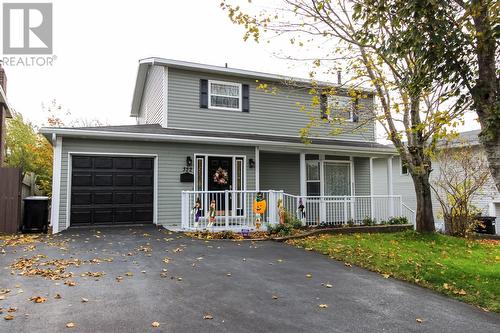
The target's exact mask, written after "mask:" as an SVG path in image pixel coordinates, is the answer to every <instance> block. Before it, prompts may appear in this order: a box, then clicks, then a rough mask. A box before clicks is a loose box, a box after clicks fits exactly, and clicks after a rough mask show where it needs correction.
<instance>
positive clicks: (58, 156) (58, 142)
mask: <svg viewBox="0 0 500 333" xmlns="http://www.w3.org/2000/svg"><path fill="white" fill-rule="evenodd" d="M52 146H53V147H54V153H53V163H52V175H53V176H52V199H51V206H50V209H51V211H50V224H51V225H52V233H53V234H55V233H58V232H59V203H60V199H61V165H62V137H61V136H59V137H58V136H56V135H55V134H52ZM67 219H68V216H66V220H67Z"/></svg>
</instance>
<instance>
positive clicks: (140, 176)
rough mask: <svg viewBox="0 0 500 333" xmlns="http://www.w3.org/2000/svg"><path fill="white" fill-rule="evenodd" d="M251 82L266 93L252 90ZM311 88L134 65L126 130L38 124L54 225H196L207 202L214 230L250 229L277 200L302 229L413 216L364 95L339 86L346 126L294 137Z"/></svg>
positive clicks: (205, 69) (217, 71)
mask: <svg viewBox="0 0 500 333" xmlns="http://www.w3.org/2000/svg"><path fill="white" fill-rule="evenodd" d="M257 80H258V82H257ZM259 82H267V83H268V84H269V85H273V86H274V87H276V88H277V92H276V93H269V92H266V91H264V90H263V89H257V88H258V85H259V84H260V83H259ZM310 84H311V83H310V81H308V80H303V79H296V78H289V77H284V76H279V75H273V74H267V73H259V72H253V71H248V70H241V69H233V68H227V67H217V66H211V65H202V64H196V63H190V62H184V61H175V60H168V59H162V58H148V59H144V60H141V61H140V64H139V69H138V74H137V79H136V84H135V90H134V95H133V100H132V109H131V116H132V117H135V118H136V119H137V125H127V126H104V127H86V128H43V129H42V130H41V132H42V133H43V134H44V135H45V136H46V137H47V138H48V139H49V140H51V142H52V144H53V145H54V177H53V179H54V180H53V198H52V227H53V231H54V232H58V231H61V230H64V229H66V228H68V227H69V226H77V225H98V224H134V223H141V224H142V223H155V224H159V225H163V226H166V227H170V228H181V227H182V228H194V227H205V226H206V225H207V223H209V219H208V215H209V211H210V208H209V206H210V203H211V201H212V200H214V201H215V203H214V206H215V207H214V208H213V212H214V214H216V215H217V218H216V219H215V220H216V221H215V228H219V229H241V228H254V227H255V222H256V219H261V220H262V222H270V223H275V222H276V221H277V219H278V214H279V212H278V211H277V210H276V207H277V206H278V205H281V204H282V205H283V206H284V209H286V210H288V211H289V212H292V213H296V214H297V215H300V218H303V220H304V222H305V223H307V224H308V225H315V224H318V223H337V224H338V223H346V222H352V223H360V222H361V221H362V220H363V219H365V218H376V219H378V220H384V219H388V218H390V217H391V216H400V215H405V216H407V217H408V218H409V219H410V220H412V219H413V212H412V211H411V210H410V209H408V208H407V207H406V206H405V205H404V202H401V199H400V197H398V196H395V193H396V191H395V189H396V184H397V181H398V179H399V177H400V176H399V174H398V173H397V172H398V170H399V168H398V167H397V166H395V165H396V161H395V159H393V156H394V155H395V154H396V152H395V150H394V149H392V148H389V147H387V146H384V145H382V144H379V143H377V142H376V140H375V122H374V120H373V118H372V117H371V114H370V112H369V109H371V108H373V103H374V98H373V92H372V91H370V90H366V91H364V92H363V94H364V96H362V98H361V99H359V100H356V101H355V102H352V103H351V98H350V97H347V96H348V95H347V91H346V88H344V87H339V89H338V96H337V97H338V99H339V100H341V101H342V103H343V104H342V103H341V104H342V105H350V107H349V111H348V112H347V114H346V115H345V118H346V121H345V122H342V123H337V125H333V124H330V123H329V122H328V121H326V120H325V122H324V123H322V124H320V126H319V127H318V128H315V129H313V134H314V136H313V137H312V139H311V143H309V144H305V143H304V142H303V141H302V140H301V138H300V136H299V133H300V130H301V128H303V127H305V126H306V125H307V123H308V122H309V119H310V115H309V114H308V112H301V111H300V110H299V107H298V105H299V104H302V105H309V104H311V99H312V96H311V94H310V93H309V89H304V86H307V85H310ZM320 85H324V86H326V84H323V83H320ZM326 103H329V102H328V100H327V101H325V99H324V98H321V107H320V108H318V110H317V112H321V113H322V115H323V117H324V118H332V117H333V116H334V115H335V114H333V115H332V114H330V115H328V114H326V113H327V112H326V113H325V105H326ZM334 108H337V107H336V106H335V107H334ZM340 109H341V107H338V108H337V109H336V110H334V111H335V112H337V113H341V112H344V111H341V110H340ZM342 109H344V108H342ZM332 128H335V129H337V130H338V133H337V134H336V135H334V136H332V135H330V133H331V131H332ZM392 170H396V171H395V172H394V173H393V172H392ZM393 182H394V185H393ZM259 191H260V192H262V195H263V199H265V200H266V201H267V210H266V211H265V213H264V214H262V216H258V215H256V212H255V211H254V209H253V206H254V199H255V197H256V195H257V192H259ZM274 191H283V192H274ZM259 200H260V199H259ZM301 204H302V205H301ZM302 208H305V212H304V210H303V209H302Z"/></svg>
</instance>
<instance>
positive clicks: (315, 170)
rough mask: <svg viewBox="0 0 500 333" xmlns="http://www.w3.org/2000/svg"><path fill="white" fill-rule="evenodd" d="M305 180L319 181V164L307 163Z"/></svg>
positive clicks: (315, 162)
mask: <svg viewBox="0 0 500 333" xmlns="http://www.w3.org/2000/svg"><path fill="white" fill-rule="evenodd" d="M307 180H319V162H317V161H314V162H313V161H311V162H309V161H308V162H307Z"/></svg>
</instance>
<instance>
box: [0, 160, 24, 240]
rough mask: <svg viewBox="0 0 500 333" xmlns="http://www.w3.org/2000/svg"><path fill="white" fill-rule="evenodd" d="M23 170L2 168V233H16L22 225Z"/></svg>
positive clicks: (0, 186) (0, 200) (0, 171)
mask: <svg viewBox="0 0 500 333" xmlns="http://www.w3.org/2000/svg"><path fill="white" fill-rule="evenodd" d="M21 184H22V180H21V169H17V168H0V232H2V233H14V232H17V231H19V228H20V225H21V199H22V198H21Z"/></svg>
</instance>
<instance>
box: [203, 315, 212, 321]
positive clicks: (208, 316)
mask: <svg viewBox="0 0 500 333" xmlns="http://www.w3.org/2000/svg"><path fill="white" fill-rule="evenodd" d="M203 319H205V320H211V319H214V317H212V315H210V314H206V315H204V316H203Z"/></svg>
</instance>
